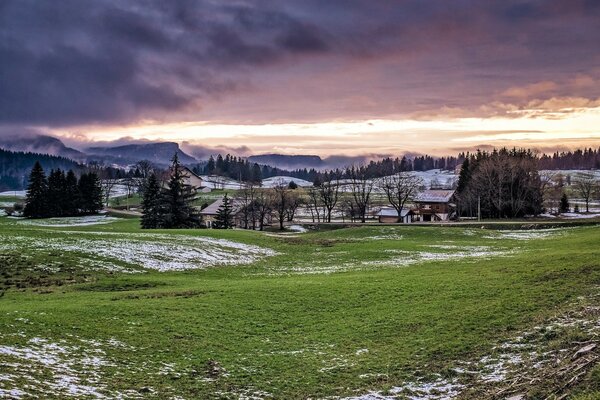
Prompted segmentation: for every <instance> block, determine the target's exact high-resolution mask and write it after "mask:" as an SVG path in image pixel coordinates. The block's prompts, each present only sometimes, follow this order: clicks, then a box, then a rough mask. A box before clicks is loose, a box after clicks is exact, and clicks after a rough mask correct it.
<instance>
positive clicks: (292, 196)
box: [285, 190, 304, 222]
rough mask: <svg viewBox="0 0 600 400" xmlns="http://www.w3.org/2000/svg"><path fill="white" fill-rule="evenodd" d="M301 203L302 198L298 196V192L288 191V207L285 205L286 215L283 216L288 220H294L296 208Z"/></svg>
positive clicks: (302, 201) (302, 202)
mask: <svg viewBox="0 0 600 400" xmlns="http://www.w3.org/2000/svg"><path fill="white" fill-rule="evenodd" d="M303 204H304V199H303V198H302V196H300V194H299V193H298V192H297V191H295V190H292V191H291V192H290V193H289V198H288V207H287V211H286V216H285V218H286V220H287V221H288V222H292V221H293V220H294V217H295V216H296V211H297V210H298V207H300V206H301V205H303Z"/></svg>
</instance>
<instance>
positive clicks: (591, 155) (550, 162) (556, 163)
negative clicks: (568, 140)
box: [539, 148, 600, 169]
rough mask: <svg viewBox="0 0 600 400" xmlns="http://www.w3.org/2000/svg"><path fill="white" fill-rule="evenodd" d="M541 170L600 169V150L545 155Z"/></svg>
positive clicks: (540, 164) (542, 158) (540, 165)
mask: <svg viewBox="0 0 600 400" xmlns="http://www.w3.org/2000/svg"><path fill="white" fill-rule="evenodd" d="M539 167H540V169H600V148H598V149H592V148H588V149H583V150H581V149H578V150H574V151H566V152H558V151H557V152H555V153H553V154H552V155H547V154H543V155H542V156H540V161H539Z"/></svg>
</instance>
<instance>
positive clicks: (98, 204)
mask: <svg viewBox="0 0 600 400" xmlns="http://www.w3.org/2000/svg"><path fill="white" fill-rule="evenodd" d="M78 187H79V194H80V199H79V209H80V210H81V212H82V213H84V214H97V213H98V211H100V210H101V209H102V187H101V186H100V178H98V175H96V173H94V172H88V173H86V174H83V175H81V177H80V178H79V184H78Z"/></svg>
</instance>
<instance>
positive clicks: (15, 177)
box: [0, 149, 82, 191]
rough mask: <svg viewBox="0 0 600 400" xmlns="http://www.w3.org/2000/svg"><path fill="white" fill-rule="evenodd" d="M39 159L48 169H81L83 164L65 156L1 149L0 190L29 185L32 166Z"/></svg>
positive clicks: (17, 188) (21, 187) (16, 188)
mask: <svg viewBox="0 0 600 400" xmlns="http://www.w3.org/2000/svg"><path fill="white" fill-rule="evenodd" d="M36 161H39V162H40V164H41V165H42V167H44V169H46V170H51V169H56V168H62V169H72V170H74V171H80V170H81V169H82V166H81V165H80V164H78V163H76V162H75V161H72V160H70V159H68V158H65V157H57V156H51V155H47V154H37V153H28V152H20V151H9V150H3V149H0V191H8V190H22V189H24V188H26V187H27V183H28V180H27V179H28V176H29V172H30V171H31V166H32V165H33V164H34V163H35V162H36Z"/></svg>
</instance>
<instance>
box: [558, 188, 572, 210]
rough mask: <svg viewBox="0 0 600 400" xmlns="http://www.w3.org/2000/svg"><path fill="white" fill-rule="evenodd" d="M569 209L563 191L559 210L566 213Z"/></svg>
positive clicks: (567, 200) (567, 199)
mask: <svg viewBox="0 0 600 400" xmlns="http://www.w3.org/2000/svg"><path fill="white" fill-rule="evenodd" d="M569 210H570V206H569V198H568V197H567V194H566V193H563V195H562V197H561V198H560V212H561V213H568V212H569Z"/></svg>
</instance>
